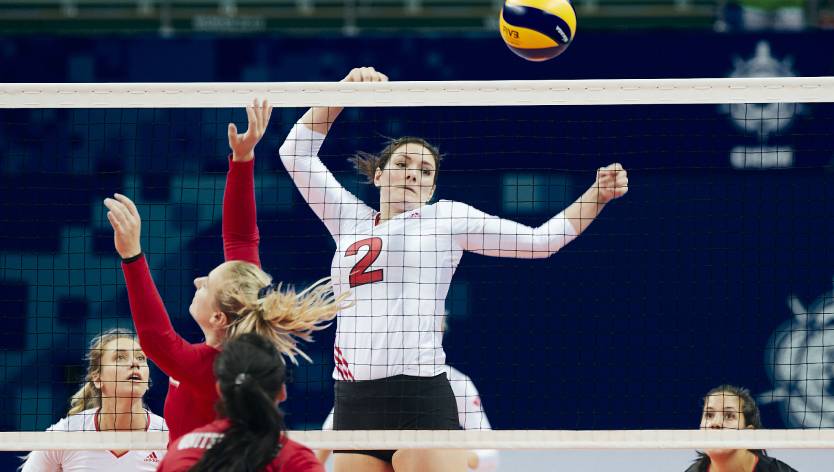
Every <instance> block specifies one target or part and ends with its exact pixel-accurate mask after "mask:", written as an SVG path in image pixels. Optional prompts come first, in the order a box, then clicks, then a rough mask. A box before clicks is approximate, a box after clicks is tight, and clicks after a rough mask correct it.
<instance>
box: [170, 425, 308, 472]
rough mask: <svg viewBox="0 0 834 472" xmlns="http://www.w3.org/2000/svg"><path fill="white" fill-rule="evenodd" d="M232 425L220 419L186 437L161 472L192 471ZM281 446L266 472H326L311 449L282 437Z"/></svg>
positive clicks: (173, 446)
mask: <svg viewBox="0 0 834 472" xmlns="http://www.w3.org/2000/svg"><path fill="white" fill-rule="evenodd" d="M230 425H231V424H230V423H229V420H228V419H225V418H224V419H219V420H217V421H215V422H213V423H211V424H207V425H205V426H203V427H201V428H199V429H197V430H195V431H192V432H190V433H188V434H186V435H185V436H184V437H182V438H180V440H178V441H177V442H172V443H171V444H170V446H169V448H168V453H167V454H166V455H165V459H163V461H162V463H161V464H159V468H158V469H157V472H181V471H187V470H191V467H193V466H194V464H196V463H197V462H199V461H200V459H201V458H202V457H203V454H205V453H206V450H208V449H209V448H211V447H212V446H213V445H214V443H215V442H217V441H220V435H222V434H223V433H224V432H225V431H226V430H228V429H229V427H230ZM280 442H281V446H282V447H281V452H280V453H279V454H278V455H277V456H276V457H275V458H274V459H273V460H272V462H270V463H268V464H267V465H266V466H265V467H264V468H263V470H264V472H324V466H322V465H321V463H320V462H319V461H318V459H316V456H315V454H313V451H311V450H310V449H309V448H307V447H305V446H304V445H302V444H299V443H297V442H295V441H293V440H291V439H289V438H287V437H286V436H281V439H280Z"/></svg>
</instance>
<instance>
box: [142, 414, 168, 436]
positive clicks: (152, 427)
mask: <svg viewBox="0 0 834 472" xmlns="http://www.w3.org/2000/svg"><path fill="white" fill-rule="evenodd" d="M146 411H147V412H148V420H149V421H148V431H168V424H167V423H165V418H163V417H161V416H159V415H157V414H155V413H154V412H152V411H151V410H146Z"/></svg>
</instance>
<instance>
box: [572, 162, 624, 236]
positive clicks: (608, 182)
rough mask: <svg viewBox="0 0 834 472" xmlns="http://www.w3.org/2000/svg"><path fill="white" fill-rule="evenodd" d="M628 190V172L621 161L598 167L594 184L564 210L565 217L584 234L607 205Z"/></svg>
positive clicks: (578, 231)
mask: <svg viewBox="0 0 834 472" xmlns="http://www.w3.org/2000/svg"><path fill="white" fill-rule="evenodd" d="M626 192H628V173H627V172H626V170H625V169H623V166H622V165H620V164H619V163H614V164H609V165H607V166H605V167H600V168H599V169H597V178H596V180H595V181H594V184H593V185H591V187H590V188H589V189H588V190H586V191H585V193H583V194H582V196H581V197H579V198H578V199H577V200H576V201H575V202H573V204H571V205H570V206H569V207H567V208H566V209H565V211H564V214H565V217H566V218H567V219H568V220H569V221H570V223H571V225H572V226H573V227H574V228H575V229H576V232H577V234H582V232H583V231H585V228H587V227H588V226H590V224H591V223H593V222H594V220H595V219H596V217H597V216H599V214H600V212H601V211H602V209H603V208H605V205H606V204H608V202H610V201H611V200H614V199H616V198H620V197H622V196H623V195H625V194H626Z"/></svg>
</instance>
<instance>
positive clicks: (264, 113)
mask: <svg viewBox="0 0 834 472" xmlns="http://www.w3.org/2000/svg"><path fill="white" fill-rule="evenodd" d="M246 116H247V117H248V118H249V127H248V128H247V130H246V133H244V134H238V132H237V126H235V124H234V123H229V147H230V148H231V149H232V160H233V161H235V162H247V161H251V160H252V159H254V158H255V145H256V144H258V141H260V140H261V138H262V137H263V135H264V133H266V127H267V126H268V125H269V117H270V116H272V107H271V106H269V102H268V101H267V100H264V101H263V104H261V103H259V102H258V99H257V98H256V99H255V100H253V101H252V105H251V106H248V107H246Z"/></svg>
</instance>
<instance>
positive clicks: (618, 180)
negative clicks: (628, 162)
mask: <svg viewBox="0 0 834 472" xmlns="http://www.w3.org/2000/svg"><path fill="white" fill-rule="evenodd" d="M594 187H595V188H596V189H597V192H598V193H597V203H603V204H605V203H608V202H610V201H611V200H614V199H615V198H620V197H622V196H623V195H625V194H626V192H628V173H627V172H626V170H625V169H623V166H622V165H620V164H619V163H614V164H609V165H607V166H605V167H600V168H599V169H597V180H596V182H594Z"/></svg>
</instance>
